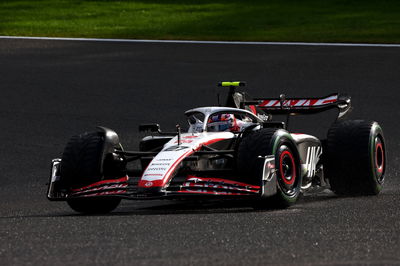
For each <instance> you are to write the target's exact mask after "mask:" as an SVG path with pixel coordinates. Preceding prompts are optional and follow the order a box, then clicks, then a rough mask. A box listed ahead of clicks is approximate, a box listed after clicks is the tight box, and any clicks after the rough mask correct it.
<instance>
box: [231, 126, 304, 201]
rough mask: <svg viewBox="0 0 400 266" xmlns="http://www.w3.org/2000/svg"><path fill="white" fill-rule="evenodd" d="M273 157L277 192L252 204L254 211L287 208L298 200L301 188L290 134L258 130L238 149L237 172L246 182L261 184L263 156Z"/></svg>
mask: <svg viewBox="0 0 400 266" xmlns="http://www.w3.org/2000/svg"><path fill="white" fill-rule="evenodd" d="M271 154H272V155H274V156H275V167H276V180H277V182H276V186H277V193H276V194H275V195H274V196H271V197H268V198H260V199H258V200H256V201H255V202H254V207H255V208H256V209H268V208H287V207H289V206H291V205H292V204H294V203H295V202H296V201H297V198H298V197H299V195H300V189H301V174H300V163H299V162H300V161H299V155H298V152H297V148H296V145H295V144H294V142H293V141H292V140H291V137H290V134H289V133H288V132H287V131H285V130H282V129H270V128H267V129H261V130H259V131H255V132H252V133H250V134H249V135H248V136H246V137H245V138H244V139H243V140H242V142H241V143H240V145H239V149H238V161H237V165H238V170H239V171H240V172H241V174H242V175H243V176H245V177H246V178H247V180H248V181H252V183H254V181H256V182H258V184H260V183H261V178H262V173H263V167H264V161H263V160H262V158H260V157H263V156H266V155H271Z"/></svg>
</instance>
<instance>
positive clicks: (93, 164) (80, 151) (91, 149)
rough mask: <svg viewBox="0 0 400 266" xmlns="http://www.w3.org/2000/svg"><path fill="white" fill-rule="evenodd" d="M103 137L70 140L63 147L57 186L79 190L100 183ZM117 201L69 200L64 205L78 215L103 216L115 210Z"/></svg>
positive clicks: (97, 134) (94, 134) (96, 134)
mask: <svg viewBox="0 0 400 266" xmlns="http://www.w3.org/2000/svg"><path fill="white" fill-rule="evenodd" d="M104 142H105V138H104V134H103V133H101V132H91V133H84V134H81V135H77V136H73V137H72V138H71V139H70V140H69V142H68V143H67V145H66V147H65V149H64V152H63V155H62V160H61V167H60V177H61V182H62V184H63V186H64V187H65V188H67V190H70V189H74V188H80V187H83V186H86V185H89V184H92V183H95V182H97V181H100V180H102V179H103V172H102V169H101V165H102V158H103V148H104ZM120 201H121V199H120V198H115V197H104V198H71V199H68V200H67V203H68V205H69V206H70V207H71V208H72V209H73V210H75V211H77V212H81V213H107V212H110V211H112V210H113V209H115V208H116V207H117V206H118V204H119V202H120Z"/></svg>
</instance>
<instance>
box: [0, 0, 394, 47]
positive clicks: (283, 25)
mask: <svg viewBox="0 0 400 266" xmlns="http://www.w3.org/2000/svg"><path fill="white" fill-rule="evenodd" d="M0 35H15V36H16V35H18V36H57V37H96V38H132V39H191V40H242V41H307V42H309V41H312V42H366V43H374V42H378V43H400V2H399V1H398V0H388V1H385V0H381V1H372V0H359V1H355V0H347V1H346V0H303V1H300V0H287V1H285V0H280V1H279V0H253V1H251V0H247V1H246V0H213V1H211V0H197V1H195V0H185V1H184V0H141V1H140V0H137V1H111V0H109V1H107V0H86V1H74V0H69V1H68V0H39V1H26V0H25V1H20V0H15V1H5V0H3V1H1V2H0Z"/></svg>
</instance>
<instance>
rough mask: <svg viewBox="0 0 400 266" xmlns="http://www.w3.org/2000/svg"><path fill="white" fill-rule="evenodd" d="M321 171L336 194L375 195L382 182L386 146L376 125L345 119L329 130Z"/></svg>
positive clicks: (374, 123) (379, 189) (380, 188)
mask: <svg viewBox="0 0 400 266" xmlns="http://www.w3.org/2000/svg"><path fill="white" fill-rule="evenodd" d="M325 156H326V157H325V158H326V159H325V164H324V172H325V174H326V176H327V177H328V179H329V182H330V185H331V189H332V190H333V191H334V192H335V193H336V194H338V195H348V196H356V195H377V194H378V193H379V192H380V191H381V190H382V186H383V183H384V176H385V171H386V161H387V158H386V147H385V138H384V136H383V131H382V128H381V127H380V126H379V124H378V123H377V122H369V121H364V120H348V121H343V122H339V123H336V124H334V125H333V126H332V127H331V128H330V129H329V131H328V138H327V147H326V153H325Z"/></svg>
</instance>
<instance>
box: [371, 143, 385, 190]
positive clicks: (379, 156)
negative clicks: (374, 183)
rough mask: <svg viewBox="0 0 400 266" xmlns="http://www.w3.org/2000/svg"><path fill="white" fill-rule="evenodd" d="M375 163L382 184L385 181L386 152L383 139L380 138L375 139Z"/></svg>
mask: <svg viewBox="0 0 400 266" xmlns="http://www.w3.org/2000/svg"><path fill="white" fill-rule="evenodd" d="M374 161H375V170H376V173H377V180H378V182H380V183H381V182H382V180H383V174H384V171H385V163H386V162H385V151H384V146H383V143H382V140H381V138H380V137H379V136H378V137H376V138H375V156H374Z"/></svg>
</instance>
